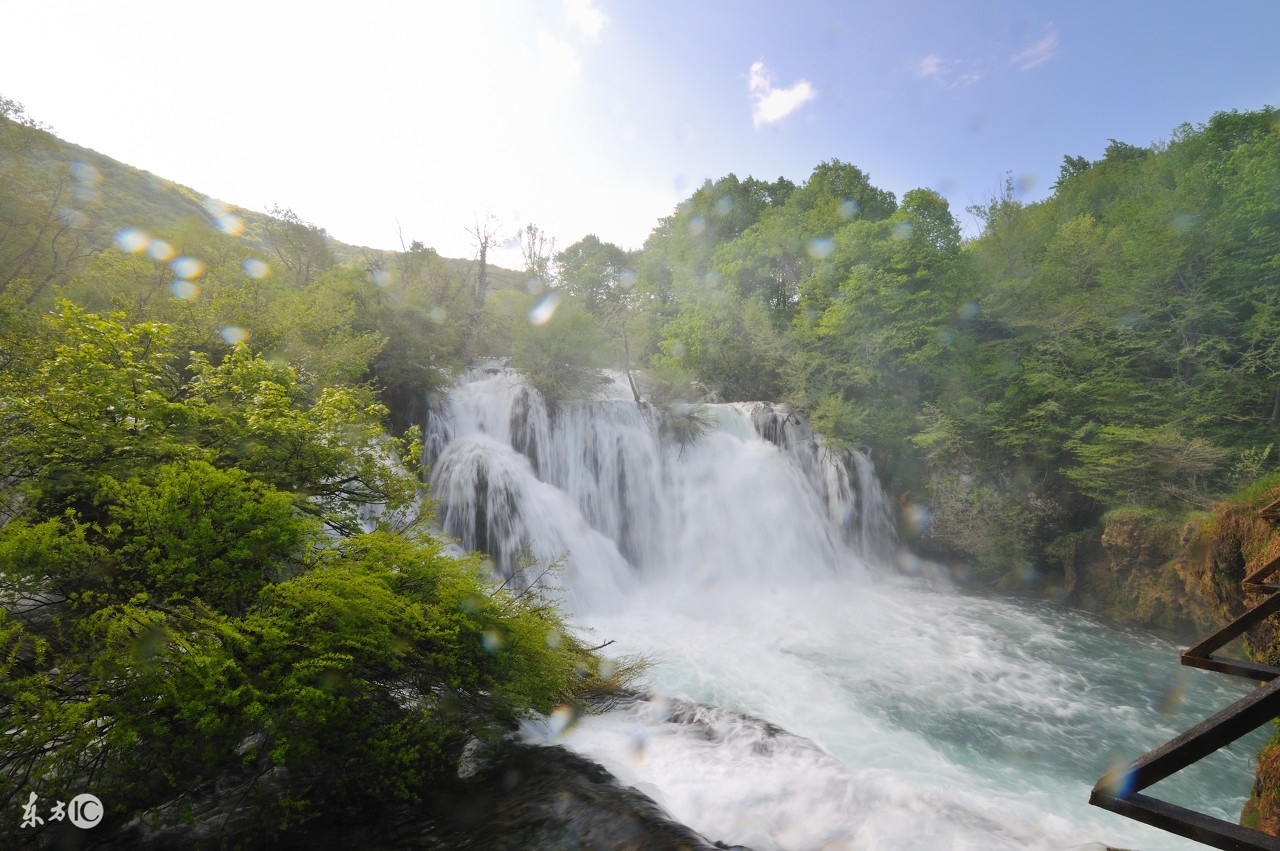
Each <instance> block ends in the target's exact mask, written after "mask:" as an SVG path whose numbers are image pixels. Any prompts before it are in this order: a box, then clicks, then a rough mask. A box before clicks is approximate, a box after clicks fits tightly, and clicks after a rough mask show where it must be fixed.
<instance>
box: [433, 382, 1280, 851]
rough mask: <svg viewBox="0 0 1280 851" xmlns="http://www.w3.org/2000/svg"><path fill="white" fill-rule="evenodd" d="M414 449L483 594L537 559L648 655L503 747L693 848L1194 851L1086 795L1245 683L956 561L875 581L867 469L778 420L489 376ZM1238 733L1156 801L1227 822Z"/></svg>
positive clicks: (1239, 750)
mask: <svg viewBox="0 0 1280 851" xmlns="http://www.w3.org/2000/svg"><path fill="white" fill-rule="evenodd" d="M691 426H692V427H691ZM703 426H705V428H702V427H703ZM697 431H701V432H702V433H701V435H700V436H697V437H696V439H693V440H692V441H688V440H682V439H681V437H682V436H683V437H684V438H687V437H688V436H689V435H690V433H691V432H697ZM424 436H425V440H424V444H425V446H426V448H427V458H426V460H427V462H428V463H429V464H430V465H431V470H432V472H431V487H432V491H433V494H434V496H435V498H436V499H437V500H438V501H439V505H438V508H437V519H438V522H439V523H440V525H441V526H442V528H443V529H444V531H445V532H446V533H447V534H448V535H450V536H452V537H454V538H457V539H458V540H459V541H460V542H461V544H462V546H464V547H466V548H468V549H481V550H483V551H485V552H487V553H488V554H489V555H490V557H491V558H492V561H493V566H494V569H495V570H496V571H497V572H498V573H500V574H501V575H503V576H506V577H511V576H512V575H513V574H514V573H516V572H518V571H520V570H521V568H522V565H525V564H526V563H528V561H529V560H530V559H532V560H533V562H534V563H536V564H540V565H546V564H548V563H551V562H553V561H555V560H556V559H557V558H560V557H562V556H563V557H564V563H563V568H562V570H561V571H560V573H559V574H558V575H557V576H556V577H555V578H554V582H555V584H556V585H557V586H558V587H560V588H561V589H562V594H563V601H564V604H565V606H566V610H567V611H568V612H569V613H570V615H571V617H572V619H573V621H574V622H575V624H577V626H578V627H580V628H582V629H587V630H591V631H592V632H593V633H594V634H595V636H596V637H597V638H599V639H601V640H608V641H612V642H614V643H613V644H612V645H611V646H610V648H609V651H610V652H612V651H617V652H618V653H621V654H643V655H645V656H647V657H648V658H650V659H651V660H652V661H653V667H652V670H651V673H650V682H649V685H650V687H651V688H652V691H653V694H652V697H651V698H650V699H649V700H646V701H642V702H640V703H637V704H633V705H630V706H627V707H623V708H621V709H620V710H618V711H615V712H609V713H606V714H604V715H602V716H595V717H588V718H583V719H580V721H579V722H578V723H577V724H575V725H573V726H571V727H569V728H568V729H563V728H562V727H560V726H558V725H557V726H555V727H551V726H548V725H537V724H531V725H530V726H528V727H527V728H526V731H525V734H526V736H527V737H529V738H530V739H531V740H534V741H547V742H552V741H554V742H558V743H561V744H564V745H566V746H568V747H570V748H572V749H574V750H576V751H578V752H580V753H582V754H583V755H585V756H587V757H589V758H591V759H594V760H596V761H597V762H599V763H601V764H602V765H604V766H605V767H606V768H608V769H609V770H610V771H611V772H612V773H613V774H615V775H616V776H617V777H619V778H620V779H621V780H622V781H623V782H624V783H627V784H629V785H633V786H635V787H637V788H639V789H641V790H642V791H644V792H646V793H647V794H649V795H650V796H651V797H653V798H654V799H655V800H657V801H658V802H659V803H660V804H661V805H662V806H663V807H665V808H666V809H667V811H668V812H670V813H671V814H672V815H673V816H674V817H675V818H677V819H679V820H681V821H683V822H684V823H686V824H688V825H690V826H691V827H693V828H694V829H696V830H698V831H700V832H702V833H703V834H704V835H706V836H710V837H714V838H717V839H721V840H725V841H727V842H730V843H741V844H743V845H747V846H750V847H751V848H753V849H755V851H771V850H776V851H808V850H809V849H818V848H823V849H895V851H896V849H939V848H943V849H951V848H972V849H984V851H985V849H993V848H994V849H1046V851H1047V849H1064V848H1092V849H1101V848H1104V847H1120V848H1143V849H1147V851H1153V849H1189V848H1193V847H1195V846H1194V845H1193V843H1190V842H1187V841H1184V840H1181V839H1179V838H1177V837H1173V836H1171V835H1169V834H1165V833H1162V832H1160V831H1157V830H1155V829H1154V828H1149V827H1146V826H1144V825H1140V824H1137V823H1135V822H1132V821H1129V820H1127V819H1123V818H1120V817H1118V816H1115V815H1114V814H1111V813H1106V812H1104V811H1101V810H1098V809H1096V808H1091V807H1089V806H1088V805H1087V803H1086V802H1087V799H1088V795H1089V789H1090V787H1091V786H1092V784H1093V781H1094V780H1096V779H1097V777H1099V776H1100V775H1101V774H1102V773H1103V772H1104V771H1105V770H1106V769H1107V767H1108V765H1109V764H1111V763H1113V762H1119V763H1123V762H1127V761H1129V760H1130V759H1132V758H1133V757H1135V756H1137V755H1139V754H1141V753H1144V752H1145V751H1147V750H1149V749H1150V748H1151V747H1153V746H1154V745H1156V744H1159V743H1160V742H1163V741H1165V740H1167V739H1169V738H1172V737H1173V735H1174V734H1176V733H1177V732H1179V731H1180V730H1183V729H1186V728H1187V727H1190V726H1191V725H1192V724H1194V723H1196V722H1197V721H1199V720H1201V719H1203V718H1205V717H1207V716H1208V715H1210V714H1212V712H1214V711H1216V710H1217V709H1219V708H1221V707H1222V706H1225V705H1227V704H1228V703H1230V702H1232V701H1233V700H1234V699H1235V697H1236V696H1238V695H1239V694H1241V693H1243V691H1244V690H1247V686H1245V685H1241V684H1238V683H1234V682H1229V681H1225V680H1226V679H1227V678H1221V677H1213V676H1212V675H1205V674H1203V672H1200V671H1192V670H1187V669H1179V668H1177V666H1176V652H1177V650H1176V648H1175V647H1174V646H1172V645H1171V644H1170V643H1169V642H1167V641H1164V640H1161V639H1158V638H1154V637H1151V636H1147V635H1143V634H1141V633H1135V632H1124V631H1118V630H1115V629H1113V628H1110V627H1108V626H1106V625H1104V624H1101V623H1099V622H1097V621H1095V620H1092V619H1090V618H1089V617H1088V616H1086V615H1082V614H1080V613H1077V612H1073V611H1070V610H1066V609H1062V608H1061V607H1055V606H1050V605H1048V604H1043V603H1035V602H1033V601H1018V600H1013V599H1004V598H997V597H990V596H981V595H973V594H964V593H958V592H957V591H956V590H955V589H954V588H950V587H947V586H946V583H945V582H940V581H939V578H940V577H945V576H947V575H957V576H964V575H966V570H965V569H964V568H963V565H957V566H955V567H957V568H959V569H956V570H951V569H949V568H946V567H943V568H939V569H937V570H930V571H916V574H917V575H915V576H907V575H903V574H901V573H900V572H899V571H898V570H896V569H895V568H891V567H889V566H888V565H889V564H890V563H892V562H894V561H895V559H894V558H893V555H894V554H895V553H894V551H895V549H896V543H895V541H894V536H893V524H892V522H891V512H890V509H889V506H888V504H887V502H886V499H885V495H884V493H883V492H882V490H881V488H880V486H879V484H878V482H877V480H876V476H875V471H874V468H873V465H872V464H871V461H870V459H869V458H868V457H867V455H866V454H865V453H863V452H860V451H857V450H852V449H843V448H836V447H833V446H831V445H829V444H827V443H826V442H824V441H823V440H822V439H821V437H820V436H817V435H815V434H814V433H813V430H812V429H811V428H810V427H809V425H808V423H807V422H806V421H805V420H804V418H803V417H801V416H799V415H797V414H796V413H795V412H793V411H790V410H789V409H788V408H787V407H786V406H784V405H779V404H772V403H768V402H751V403H736V404H723V405H706V406H698V407H696V408H694V409H691V410H685V411H668V410H663V409H660V408H656V407H651V406H648V405H642V404H637V403H636V402H635V401H634V400H633V398H632V396H631V393H630V391H629V389H628V387H627V384H626V379H625V377H624V376H619V377H615V379H614V381H613V382H612V383H611V384H609V385H607V386H606V388H605V390H604V392H603V393H601V394H600V396H599V398H596V399H593V400H591V401H584V402H568V403H562V404H561V405H559V406H558V407H557V408H556V410H555V411H554V412H552V411H549V410H548V408H547V406H546V404H545V403H544V401H543V400H542V398H541V397H540V396H539V395H538V393H537V392H536V391H534V390H532V389H531V388H530V387H528V386H527V385H526V384H525V383H524V382H523V381H522V380H521V379H520V377H519V376H518V375H517V374H516V373H514V372H513V371H511V370H510V369H509V368H508V367H507V365H506V364H504V363H501V362H494V363H489V364H485V365H483V366H481V367H478V368H475V369H472V370H470V371H469V372H468V373H467V374H466V375H465V376H464V377H463V379H462V381H461V382H460V383H459V384H458V386H457V387H456V388H454V389H453V390H452V392H450V393H449V394H448V395H447V396H442V397H440V398H437V399H434V400H433V401H432V403H431V406H430V415H429V418H428V421H427V423H426V424H425V429H424ZM897 561H901V562H902V563H904V564H906V563H910V562H911V561H912V560H911V559H899V560H897ZM534 573H536V571H528V572H527V574H534ZM527 574H521V576H525V575H527ZM516 581H519V579H518V578H517V580H516ZM1258 736H1261V740H1265V738H1266V731H1261V732H1260V733H1259V734H1258ZM1258 736H1255V737H1254V738H1253V739H1248V738H1246V739H1244V740H1241V742H1239V743H1237V744H1236V745H1233V746H1232V747H1231V748H1228V749H1224V750H1223V751H1221V752H1219V753H1218V754H1215V755H1214V756H1213V757H1211V758H1210V759H1208V760H1205V761H1204V762H1202V763H1200V764H1198V765H1197V766H1195V767H1194V772H1192V769H1188V770H1187V771H1188V772H1192V773H1191V774H1190V775H1189V776H1187V777H1182V776H1180V775H1175V776H1174V777H1173V778H1170V779H1169V780H1167V781H1163V783H1162V784H1160V788H1157V789H1155V792H1156V794H1158V795H1161V796H1164V798H1165V799H1166V800H1171V801H1173V802H1175V803H1180V804H1182V805H1184V806H1191V807H1192V808H1194V809H1198V810H1200V811H1202V812H1209V813H1213V814H1215V815H1218V816H1219V817H1222V818H1235V817H1236V816H1237V815H1238V813H1239V809H1240V806H1241V805H1242V804H1243V801H1244V797H1245V795H1247V793H1248V789H1249V785H1250V782H1251V779H1252V769H1251V766H1250V757H1251V756H1252V753H1253V752H1254V751H1255V750H1256V748H1257V747H1258V746H1259V744H1260V741H1259V740H1258ZM1117 743H1119V744H1118V746H1117ZM1113 746H1115V747H1117V749H1116V750H1115V751H1113V750H1112V748H1113Z"/></svg>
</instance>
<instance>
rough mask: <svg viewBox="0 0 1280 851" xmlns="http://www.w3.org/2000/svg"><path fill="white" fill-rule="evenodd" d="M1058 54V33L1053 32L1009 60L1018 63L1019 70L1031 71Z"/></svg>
mask: <svg viewBox="0 0 1280 851" xmlns="http://www.w3.org/2000/svg"><path fill="white" fill-rule="evenodd" d="M1057 55H1058V34H1057V33H1056V32H1051V33H1049V34H1048V35H1047V36H1045V37H1044V38H1042V39H1040V40H1039V41H1037V42H1036V43H1035V44H1033V45H1031V46H1030V47H1028V48H1027V49H1026V50H1023V51H1021V52H1020V53H1016V54H1014V56H1013V58H1012V59H1010V60H1009V62H1010V63H1012V64H1014V65H1017V66H1018V70H1019V71H1029V70H1031V69H1032V68H1034V67H1036V66H1037V65H1043V64H1044V63H1046V62H1048V61H1049V60H1050V59H1052V58H1053V57H1054V56H1057Z"/></svg>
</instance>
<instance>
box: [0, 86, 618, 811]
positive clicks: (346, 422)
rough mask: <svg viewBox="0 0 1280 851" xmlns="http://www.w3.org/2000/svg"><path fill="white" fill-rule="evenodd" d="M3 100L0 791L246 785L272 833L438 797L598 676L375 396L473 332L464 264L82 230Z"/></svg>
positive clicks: (238, 788) (120, 798) (309, 245)
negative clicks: (535, 717)
mask: <svg viewBox="0 0 1280 851" xmlns="http://www.w3.org/2000/svg"><path fill="white" fill-rule="evenodd" d="M3 104H4V105H5V109H6V114H7V115H8V116H9V119H8V120H6V119H5V118H4V117H0V153H3V154H4V156H3V157H2V158H0V170H2V171H3V172H4V174H5V180H4V182H3V183H0V218H2V221H0V263H2V264H3V265H0V271H3V272H4V277H3V279H0V729H3V730H4V731H5V734H4V746H3V748H2V749H0V807H3V809H5V810H6V811H8V812H16V811H19V810H20V809H21V806H20V804H23V803H25V802H26V799H27V796H28V794H29V793H33V792H35V793H38V794H39V795H40V796H41V799H42V800H43V801H45V802H49V801H52V800H53V799H55V798H61V799H62V800H69V799H70V798H71V797H72V796H74V795H75V794H78V793H79V792H81V791H85V790H91V791H92V792H93V793H94V794H96V795H98V796H99V797H100V798H101V800H102V801H103V802H104V803H105V804H106V806H107V807H108V810H109V812H110V813H111V814H112V817H113V818H114V819H120V820H124V819H127V818H128V817H132V816H142V817H143V818H144V819H153V820H157V821H162V822H163V821H169V820H174V819H183V818H191V817H193V816H195V815H197V814H196V813H195V812H194V811H193V807H195V806H196V802H198V801H199V800H201V798H202V797H207V796H208V795H209V793H211V792H212V790H214V789H215V788H216V789H221V790H223V794H224V795H226V794H228V793H227V792H226V791H225V790H227V789H231V790H233V793H234V798H233V801H234V803H235V804H236V805H237V806H239V807H240V808H241V809H243V810H245V811H252V812H254V813H256V818H257V819H258V823H259V826H260V827H261V828H262V829H263V830H265V831H266V833H265V834H261V833H260V834H255V835H258V836H262V835H269V834H270V832H271V831H277V830H281V829H287V828H292V827H296V826H297V825H300V824H304V823H306V822H307V821H309V820H311V819H314V818H316V817H318V816H325V817H329V818H334V817H341V816H342V815H343V814H344V813H354V812H357V811H359V810H360V809H361V808H364V807H368V806H370V805H378V804H385V803H388V802H391V801H397V800H418V799H421V798H423V797H424V796H429V795H430V794H431V789H432V788H433V786H434V785H435V784H438V783H441V782H444V781H445V780H448V779H449V778H452V777H454V775H455V774H456V770H457V764H458V760H459V758H460V755H461V754H462V751H463V749H464V747H465V746H466V745H467V743H468V742H469V741H471V740H472V739H474V738H477V737H478V738H481V739H485V738H489V737H492V736H494V735H496V734H497V733H499V732H501V731H503V730H505V729H508V728H510V727H511V726H512V725H514V724H515V723H516V722H517V721H519V720H520V719H521V718H524V717H527V716H528V715H529V714H530V713H533V712H542V713H549V712H551V711H552V710H553V709H554V708H555V707H556V706H557V705H559V704H562V703H565V702H572V701H574V700H576V699H577V698H578V697H579V696H580V695H581V693H582V691H583V689H584V688H596V687H601V686H602V685H603V684H602V683H601V682H600V681H599V680H597V679H596V678H595V677H594V674H593V672H594V671H595V670H596V669H597V660H596V659H595V657H594V656H593V655H592V654H591V653H590V652H589V651H587V650H586V649H585V648H584V645H583V644H582V643H581V642H580V640H579V639H578V638H577V637H575V634H574V633H573V631H572V630H570V629H569V628H568V627H567V626H566V625H565V624H564V623H563V622H562V619H561V616H560V615H559V613H558V611H557V609H556V608H555V606H554V605H553V604H552V603H551V602H550V601H549V600H548V599H547V598H546V597H544V596H543V595H542V594H541V593H540V592H539V591H538V590H536V589H528V588H526V589H520V588H519V587H517V586H516V585H515V584H514V583H511V584H509V585H508V586H503V585H501V584H498V583H497V582H496V580H495V578H494V577H492V576H491V575H490V572H489V570H488V568H487V566H486V565H484V564H483V563H482V562H481V560H480V559H479V557H478V556H472V557H457V556H455V555H449V554H446V552H445V550H444V545H443V544H442V543H441V542H440V541H439V540H437V539H436V538H435V537H433V536H432V535H431V534H429V532H428V526H427V523H426V521H427V520H428V519H429V518H428V517H426V516H425V515H424V513H423V512H422V510H421V509H422V506H423V505H424V504H426V505H428V506H429V503H423V501H422V500H423V494H422V492H421V483H420V472H421V471H419V470H418V469H417V468H416V467H415V466H414V465H415V459H416V458H417V457H418V455H419V453H420V447H419V446H418V445H417V442H416V440H415V432H414V431H412V430H409V431H407V432H405V433H404V434H403V437H402V438H399V439H397V438H393V437H391V436H390V435H389V433H388V422H389V412H388V409H387V408H386V407H385V406H384V405H383V403H382V402H381V401H380V400H379V395H380V394H382V395H383V396H384V397H385V398H388V399H390V400H391V401H396V400H399V399H401V398H404V397H407V396H409V395H412V394H417V395H422V394H424V393H425V392H426V391H427V390H430V389H431V388H432V387H434V386H437V385H439V384H440V383H441V382H442V381H443V380H444V376H445V375H446V374H447V370H449V369H451V368H454V367H455V366H456V364H457V362H458V358H459V357H460V356H461V351H460V344H459V340H460V339H461V334H460V333H459V332H458V331H457V329H456V325H457V323H452V324H451V323H448V322H446V321H445V319H446V317H447V312H448V311H449V310H453V309H456V308H457V305H458V304H459V303H460V302H461V301H462V300H464V299H465V298H466V295H467V294H466V292H465V289H464V284H465V280H466V279H465V277H464V275H463V270H464V269H465V265H463V266H459V265H458V264H451V263H449V262H448V261H444V260H442V259H441V258H439V257H438V256H436V255H435V254H434V252H431V251H429V250H426V249H423V248H421V247H420V246H415V247H414V248H413V249H412V250H410V251H408V252H406V253H405V254H403V255H400V256H398V257H397V258H395V265H394V266H393V267H391V268H390V269H389V268H388V267H389V266H391V264H389V263H387V262H386V261H387V258H385V257H372V256H371V257H370V258H369V259H370V261H371V262H370V263H369V264H366V265H365V266H364V267H363V268H362V267H359V266H352V265H349V264H348V265H341V264H336V263H335V258H334V255H333V252H332V251H331V250H330V247H329V243H328V241H327V238H326V237H325V235H324V233H323V231H321V230H320V229H319V228H316V227H314V226H312V225H309V224H307V223H306V222H303V221H301V220H300V219H298V218H297V217H296V216H292V215H288V214H287V211H278V212H280V215H279V216H278V217H277V218H275V219H273V220H272V221H271V222H269V223H268V230H269V231H270V233H269V234H268V236H267V238H266V241H265V242H264V243H261V244H258V243H254V242H253V241H251V240H246V239H245V238H243V237H241V236H237V235H235V234H230V233H226V232H225V229H222V228H219V227H217V226H216V224H217V223H216V222H211V221H207V220H204V221H202V220H201V219H198V218H189V219H186V220H183V221H180V222H176V223H174V222H170V223H168V224H164V223H159V224H157V223H153V222H148V221H138V220H132V221H129V222H127V223H125V224H127V225H128V226H127V227H125V226H124V225H123V224H122V225H121V226H120V227H118V228H116V229H115V231H114V233H113V235H112V239H111V240H110V241H109V242H102V241H101V240H99V241H97V242H95V236H94V233H93V231H92V229H90V228H88V227H85V228H82V229H81V230H80V231H78V232H75V233H70V234H69V233H68V232H67V229H68V228H70V229H71V231H75V230H76V229H75V228H74V227H71V226H70V225H68V224H67V222H66V221H64V219H67V218H71V219H73V220H74V217H70V216H69V215H64V216H62V217H61V218H60V217H59V214H58V212H57V211H56V208H55V209H50V205H51V204H56V203H57V202H58V200H59V197H60V196H59V195H58V194H57V193H58V190H57V187H56V184H57V174H56V172H57V168H56V167H55V168H52V170H50V169H47V168H45V167H44V166H42V165H39V164H37V165H33V164H32V163H31V162H30V161H29V160H28V159H27V158H26V157H27V156H28V152H29V151H30V150H32V149H33V148H39V147H41V146H43V148H44V149H45V152H46V154H48V153H49V152H50V151H55V150H57V145H58V144H59V143H57V142H56V140H52V137H49V136H48V135H47V134H45V133H43V131H41V130H40V128H38V127H35V126H33V125H32V124H31V123H29V122H28V123H23V122H22V121H19V120H14V119H15V117H16V118H20V117H21V115H20V112H17V111H15V108H14V105H13V104H11V103H10V102H7V101H5V102H3ZM46 165H47V163H46ZM51 175H52V178H51V179H52V182H49V180H47V179H48V178H50V176H51ZM9 177H13V178H14V179H13V180H9ZM49 193H53V194H49ZM74 221H78V220H74ZM80 224H85V223H84V222H81V223H80ZM72 237H74V238H72ZM64 240H66V241H67V244H74V245H76V246H77V249H76V250H75V251H73V252H71V253H69V254H68V253H65V252H63V251H62V250H61V246H62V245H63V241H64ZM373 261H377V262H373ZM486 322H488V324H489V325H495V323H496V325H500V324H501V323H498V322H497V321H496V320H493V319H492V317H489V318H488V319H486ZM524 324H525V325H527V324H528V323H527V322H525V323H524ZM371 377H376V378H378V379H379V383H378V385H373V384H369V383H365V382H367V381H368V379H370V378H371ZM44 814H45V815H47V813H44ZM117 823H119V822H117Z"/></svg>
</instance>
